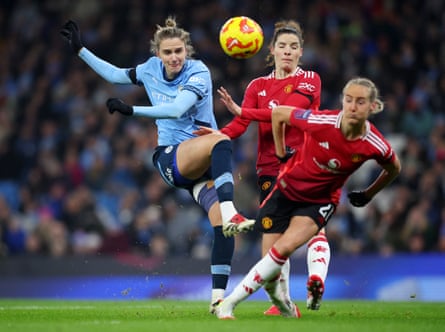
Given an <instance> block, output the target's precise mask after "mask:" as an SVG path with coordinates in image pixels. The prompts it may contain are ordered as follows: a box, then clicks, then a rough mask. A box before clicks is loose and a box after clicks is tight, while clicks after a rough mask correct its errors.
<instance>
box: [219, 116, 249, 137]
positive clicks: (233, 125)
mask: <svg viewBox="0 0 445 332" xmlns="http://www.w3.org/2000/svg"><path fill="white" fill-rule="evenodd" d="M249 124H250V120H246V119H241V118H240V117H239V116H236V117H234V118H233V120H232V121H230V122H229V123H228V124H226V125H225V126H224V127H223V128H221V130H220V131H221V132H222V133H223V134H225V135H227V136H229V137H230V138H231V139H234V138H238V137H240V136H241V135H242V134H243V133H244V132H245V131H246V129H247V127H248V126H249Z"/></svg>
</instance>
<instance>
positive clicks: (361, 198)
mask: <svg viewBox="0 0 445 332" xmlns="http://www.w3.org/2000/svg"><path fill="white" fill-rule="evenodd" d="M348 198H349V202H350V203H351V204H352V205H354V206H356V207H362V206H365V205H366V204H368V203H369V202H370V201H371V198H368V197H366V195H365V192H364V191H351V192H350V193H349V194H348Z"/></svg>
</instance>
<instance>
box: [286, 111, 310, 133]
mask: <svg viewBox="0 0 445 332" xmlns="http://www.w3.org/2000/svg"><path fill="white" fill-rule="evenodd" d="M311 114H312V110H304V109H300V108H295V109H294V110H293V111H292V112H291V113H290V118H289V122H290V125H291V126H293V127H297V128H300V129H303V130H304V129H305V128H306V127H307V121H308V119H309V117H310V116H311Z"/></svg>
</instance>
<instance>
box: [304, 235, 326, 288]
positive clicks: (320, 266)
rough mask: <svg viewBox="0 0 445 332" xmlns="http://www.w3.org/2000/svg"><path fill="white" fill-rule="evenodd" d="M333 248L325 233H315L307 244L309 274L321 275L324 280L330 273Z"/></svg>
mask: <svg viewBox="0 0 445 332" xmlns="http://www.w3.org/2000/svg"><path fill="white" fill-rule="evenodd" d="M330 260H331V249H330V247H329V242H328V239H327V238H326V235H325V234H324V233H319V234H317V235H315V236H314V237H313V238H312V239H311V240H310V241H309V243H308V245H307V269H308V275H309V276H311V275H313V274H315V275H318V276H320V278H321V279H322V280H323V282H324V281H325V280H326V276H327V274H328V268H329V261H330Z"/></svg>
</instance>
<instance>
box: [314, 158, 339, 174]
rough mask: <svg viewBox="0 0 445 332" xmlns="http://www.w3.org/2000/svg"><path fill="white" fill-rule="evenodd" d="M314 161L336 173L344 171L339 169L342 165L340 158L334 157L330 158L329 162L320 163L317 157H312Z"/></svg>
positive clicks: (320, 166)
mask: <svg viewBox="0 0 445 332" xmlns="http://www.w3.org/2000/svg"><path fill="white" fill-rule="evenodd" d="M312 160H313V161H314V163H315V164H316V165H317V166H318V167H319V168H320V169H322V170H325V171H328V172H331V173H334V174H342V173H343V172H341V171H339V170H338V169H339V168H340V167H341V163H340V160H338V159H335V158H332V159H329V161H328V163H327V164H322V163H320V162H319V161H318V160H317V159H316V158H315V157H314V158H312Z"/></svg>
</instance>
